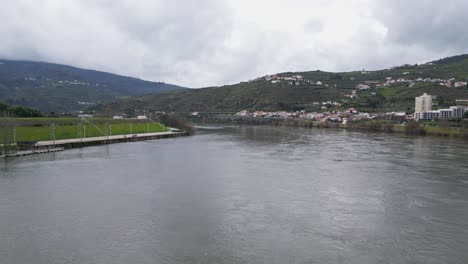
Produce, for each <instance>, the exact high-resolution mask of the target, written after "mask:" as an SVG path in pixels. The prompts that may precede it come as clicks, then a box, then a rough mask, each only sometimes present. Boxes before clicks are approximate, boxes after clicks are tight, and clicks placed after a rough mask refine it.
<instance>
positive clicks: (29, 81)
mask: <svg viewBox="0 0 468 264" xmlns="http://www.w3.org/2000/svg"><path fill="white" fill-rule="evenodd" d="M180 89H184V88H182V87H179V86H175V85H171V84H166V83H161V82H149V81H144V80H140V79H136V78H131V77H125V76H119V75H115V74H111V73H106V72H100V71H95V70H86V69H80V68H75V67H71V66H66V65H60V64H53V63H45V62H32V61H12V60H2V59H0V101H5V102H7V103H9V104H11V105H24V106H29V107H35V108H38V109H40V110H41V111H43V112H70V111H76V110H83V109H87V108H89V107H90V106H91V105H94V104H98V103H106V102H110V101H113V100H117V99H122V98H125V97H129V96H142V95H145V94H154V93H162V92H168V91H174V90H180Z"/></svg>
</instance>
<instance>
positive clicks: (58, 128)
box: [0, 118, 168, 144]
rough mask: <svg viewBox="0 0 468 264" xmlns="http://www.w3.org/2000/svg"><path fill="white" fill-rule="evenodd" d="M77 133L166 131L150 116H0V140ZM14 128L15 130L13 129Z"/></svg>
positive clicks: (83, 135) (18, 140)
mask: <svg viewBox="0 0 468 264" xmlns="http://www.w3.org/2000/svg"><path fill="white" fill-rule="evenodd" d="M53 124H54V125H55V139H57V140H59V139H70V138H80V137H99V136H107V135H125V134H132V133H133V134H135V133H154V132H164V131H168V129H167V128H166V127H164V126H163V125H161V124H159V123H155V122H152V121H150V120H135V119H105V118H92V119H86V120H83V121H81V120H80V119H78V118H15V119H6V118H3V119H0V144H4V143H6V142H13V141H14V138H15V134H16V142H22V141H28V142H30V141H44V140H51V139H53V127H54V125H53ZM15 132H16V133H15Z"/></svg>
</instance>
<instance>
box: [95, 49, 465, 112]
mask: <svg viewBox="0 0 468 264" xmlns="http://www.w3.org/2000/svg"><path fill="white" fill-rule="evenodd" d="M467 78H468V55H462V56H456V57H451V58H445V59H442V60H439V61H434V62H429V63H426V64H421V65H403V66H399V67H394V68H391V69H385V70H378V71H354V72H340V73H333V72H323V71H309V72H286V73H280V74H275V75H271V76H264V77H260V78H257V79H256V80H252V81H248V82H241V83H239V84H235V85H228V86H223V87H210V88H203V89H193V90H183V91H174V92H169V93H163V94H153V95H147V96H142V97H137V98H127V99H123V100H119V101H116V102H112V103H110V104H107V105H103V106H100V107H99V108H98V109H101V110H103V109H104V108H105V109H106V111H113V112H116V111H123V112H127V113H130V112H133V111H134V110H153V111H176V112H192V111H199V112H236V111H240V110H243V109H247V110H270V111H276V110H287V111H292V110H307V111H322V110H323V109H328V110H334V109H345V108H349V107H356V108H358V109H359V110H362V111H407V112H411V111H413V110H414V97H416V96H419V95H421V94H423V93H425V92H426V93H429V94H433V95H436V96H437V97H438V100H437V101H436V103H437V104H439V106H440V107H443V106H448V105H453V104H455V100H456V99H468V88H467V85H466V80H467ZM455 86H457V87H455Z"/></svg>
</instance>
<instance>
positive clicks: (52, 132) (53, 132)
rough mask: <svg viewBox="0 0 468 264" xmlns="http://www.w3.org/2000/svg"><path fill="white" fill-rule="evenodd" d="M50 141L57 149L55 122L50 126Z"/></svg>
mask: <svg viewBox="0 0 468 264" xmlns="http://www.w3.org/2000/svg"><path fill="white" fill-rule="evenodd" d="M50 140H52V147H53V148H55V122H52V123H51V124H50Z"/></svg>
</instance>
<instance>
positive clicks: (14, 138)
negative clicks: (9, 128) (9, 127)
mask: <svg viewBox="0 0 468 264" xmlns="http://www.w3.org/2000/svg"><path fill="white" fill-rule="evenodd" d="M13 145H16V127H14V128H13Z"/></svg>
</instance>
